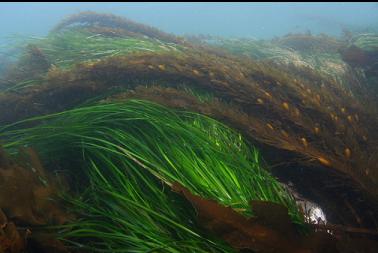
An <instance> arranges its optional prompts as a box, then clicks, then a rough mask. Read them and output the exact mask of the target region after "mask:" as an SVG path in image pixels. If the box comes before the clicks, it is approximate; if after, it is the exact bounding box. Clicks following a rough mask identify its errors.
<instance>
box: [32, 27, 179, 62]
mask: <svg viewBox="0 0 378 253" xmlns="http://www.w3.org/2000/svg"><path fill="white" fill-rule="evenodd" d="M35 44H36V45H37V46H38V47H39V48H40V49H41V50H42V52H43V53H44V54H46V56H47V57H48V59H49V61H50V62H52V63H53V64H54V65H56V66H58V67H62V68H67V67H70V66H72V65H74V64H76V63H79V62H85V61H94V60H97V59H101V58H103V57H108V56H116V55H127V54H130V53H135V52H157V53H158V52H170V51H171V52H178V51H179V47H178V46H177V45H175V44H173V43H164V42H162V41H160V40H158V39H153V38H149V37H145V38H140V37H131V36H127V37H125V36H123V37H107V36H105V35H102V34H95V33H92V32H89V31H87V30H85V29H82V28H71V29H68V30H65V31H64V32H55V33H51V34H49V35H48V36H47V37H46V38H43V39H40V40H35Z"/></svg>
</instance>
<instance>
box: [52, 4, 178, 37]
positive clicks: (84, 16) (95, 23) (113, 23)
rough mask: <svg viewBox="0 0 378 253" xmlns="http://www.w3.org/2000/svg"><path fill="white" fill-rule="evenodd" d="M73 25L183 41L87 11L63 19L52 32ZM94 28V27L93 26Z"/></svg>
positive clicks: (108, 15) (111, 16) (157, 31)
mask: <svg viewBox="0 0 378 253" xmlns="http://www.w3.org/2000/svg"><path fill="white" fill-rule="evenodd" d="M72 25H81V26H89V27H96V28H97V27H102V28H100V29H107V31H108V32H109V31H110V30H109V29H114V30H113V31H112V32H111V33H113V34H114V33H121V34H122V32H123V31H128V32H131V33H134V34H141V35H145V36H148V37H151V38H155V39H160V40H162V41H165V42H172V43H181V42H182V40H181V39H179V38H177V37H176V36H174V35H170V34H168V33H165V32H162V31H160V30H158V29H156V28H154V27H151V26H147V25H144V24H141V23H137V22H134V21H131V20H129V19H126V18H122V17H119V16H116V15H112V14H100V13H96V12H91V11H86V12H80V13H78V14H74V15H71V16H69V17H67V18H66V19H64V20H63V21H61V22H60V23H59V24H58V25H56V26H55V28H54V29H52V32H59V31H61V30H63V29H64V28H67V27H69V26H72ZM92 29H93V28H92Z"/></svg>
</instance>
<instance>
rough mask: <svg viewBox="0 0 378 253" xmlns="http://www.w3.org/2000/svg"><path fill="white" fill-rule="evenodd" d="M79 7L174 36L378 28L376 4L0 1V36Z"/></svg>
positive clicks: (41, 31)
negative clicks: (126, 19)
mask: <svg viewBox="0 0 378 253" xmlns="http://www.w3.org/2000/svg"><path fill="white" fill-rule="evenodd" d="M80 11H96V12H102V13H104V12H105V13H112V14H115V15H120V16H123V17H127V18H129V19H132V20H134V21H137V22H141V23H144V24H147V25H152V26H154V27H157V28H159V29H161V30H163V31H166V32H170V33H174V34H177V35H184V34H211V35H218V36H226V37H227V36H236V37H254V38H259V39H270V38H272V37H274V36H282V35H285V34H287V33H301V32H308V31H310V32H311V33H312V34H319V33H325V34H329V35H334V36H335V35H336V36H337V35H340V33H341V31H342V30H343V29H349V30H362V31H363V30H364V29H370V30H378V3H374V2H371V3H326V2H324V3H227V2H224V3H189V2H187V3H111V2H109V3H100V2H99V3H68V2H67V3H0V40H2V39H4V38H6V37H9V36H11V35H14V34H21V35H26V36H28V35H35V36H43V35H46V34H47V33H48V31H49V30H50V29H51V28H52V27H53V26H54V25H55V24H57V23H58V22H59V21H61V19H62V18H64V17H65V16H67V15H70V14H74V13H78V12H80Z"/></svg>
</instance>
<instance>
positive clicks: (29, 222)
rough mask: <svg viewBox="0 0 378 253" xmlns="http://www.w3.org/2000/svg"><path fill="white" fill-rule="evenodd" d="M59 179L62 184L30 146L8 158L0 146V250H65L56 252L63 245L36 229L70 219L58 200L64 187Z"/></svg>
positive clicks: (12, 251)
mask: <svg viewBox="0 0 378 253" xmlns="http://www.w3.org/2000/svg"><path fill="white" fill-rule="evenodd" d="M11 158H13V159H11ZM58 182H61V183H62V181H61V178H60V179H58V178H57V177H55V176H52V175H51V174H50V173H48V172H47V171H46V170H45V169H44V167H43V166H42V163H41V161H40V159H39V157H38V155H37V153H36V152H35V151H34V150H33V149H31V148H26V149H22V150H20V151H19V154H18V157H11V156H8V155H7V154H6V152H5V151H3V150H2V149H1V148H0V185H1V191H0V252H10V253H18V252H26V251H25V250H26V249H28V252H29V250H31V248H32V247H33V246H30V245H34V247H36V248H37V249H38V246H39V245H44V246H45V247H46V248H50V249H51V250H52V251H51V252H66V251H55V250H54V249H56V247H61V246H62V244H61V243H60V242H59V241H57V240H56V239H55V238H52V236H51V235H47V234H46V232H39V231H38V228H39V227H40V226H44V225H53V224H54V225H57V224H64V223H65V222H67V221H68V220H70V219H72V215H69V214H68V213H67V212H66V210H65V209H64V208H63V207H62V206H61V205H60V204H59V203H58V202H57V198H58V194H59V191H60V190H62V187H61V186H63V184H61V183H58ZM53 250H54V251H53ZM32 252H34V251H32Z"/></svg>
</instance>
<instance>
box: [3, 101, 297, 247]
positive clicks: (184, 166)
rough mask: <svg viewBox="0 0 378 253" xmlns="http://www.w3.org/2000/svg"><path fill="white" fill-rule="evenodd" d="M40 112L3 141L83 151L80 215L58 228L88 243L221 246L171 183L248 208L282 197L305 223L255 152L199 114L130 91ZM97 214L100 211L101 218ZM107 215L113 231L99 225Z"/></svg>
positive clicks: (50, 152) (46, 150) (49, 150)
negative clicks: (121, 98) (197, 226)
mask: <svg viewBox="0 0 378 253" xmlns="http://www.w3.org/2000/svg"><path fill="white" fill-rule="evenodd" d="M83 119H85V120H83ZM37 120H38V121H48V122H49V123H44V124H42V125H38V126H36V127H33V128H26V129H19V130H14V131H12V130H10V131H5V132H4V134H3V136H2V137H4V135H5V136H6V137H7V138H6V139H7V140H8V143H7V144H5V145H4V147H5V148H7V149H9V148H12V147H18V146H20V145H31V144H32V145H33V147H35V148H36V149H37V150H39V151H40V154H41V155H42V157H46V158H48V157H54V158H55V159H56V158H57V157H59V159H67V158H68V157H65V152H68V154H75V153H76V154H77V155H78V156H79V157H82V158H81V159H82V160H83V163H84V164H85V165H82V166H80V167H81V168H82V170H84V171H83V173H85V174H88V178H89V180H90V182H89V184H90V186H89V187H88V188H87V189H85V190H84V193H82V195H81V196H80V198H78V199H74V200H71V201H72V202H73V205H74V207H76V208H78V209H79V210H78V212H79V213H80V214H81V215H83V216H84V217H87V218H83V220H81V221H80V222H79V223H78V224H76V223H74V224H72V225H67V226H68V227H71V229H72V231H69V232H67V235H66V236H65V237H66V238H70V239H72V238H82V237H85V236H86V235H87V236H89V237H94V238H96V239H97V240H100V242H99V243H96V242H93V245H91V246H90V249H92V250H95V249H98V250H100V249H102V250H103V251H104V250H105V249H108V250H107V251H109V252H114V250H115V249H121V248H124V250H125V252H130V251H143V248H145V249H144V250H147V249H154V248H155V249H158V248H164V251H165V252H180V249H181V250H184V251H185V252H190V251H191V250H190V248H193V249H196V252H198V251H199V250H200V248H201V245H202V244H203V247H204V249H203V250H205V248H209V247H210V248H211V247H215V248H214V250H215V249H216V248H217V247H218V246H216V245H215V246H211V244H209V242H206V240H205V238H202V237H203V236H202V237H201V236H199V235H198V231H196V230H194V229H193V225H191V224H190V223H191V222H193V220H194V219H195V218H194V216H193V214H190V215H189V214H186V215H185V211H184V210H183V209H182V208H181V207H180V203H175V202H174V198H173V200H170V199H169V195H170V194H171V193H169V187H172V184H173V183H180V184H182V185H183V186H185V187H186V188H187V189H188V190H190V191H191V192H192V193H193V194H195V195H198V196H202V197H205V198H209V199H213V200H216V201H217V202H218V203H221V204H222V205H225V206H229V207H231V208H233V209H234V210H239V212H240V213H241V214H244V215H245V216H247V217H248V216H251V213H250V211H251V210H250V208H249V201H251V200H265V201H271V202H275V203H280V204H282V205H285V206H286V207H287V208H288V209H289V214H290V216H291V218H292V220H293V221H294V222H295V223H296V224H299V225H300V224H303V217H302V215H301V214H300V213H299V211H298V208H297V207H296V204H295V202H294V200H293V199H292V197H290V194H289V193H288V192H285V190H284V188H282V186H281V185H280V184H278V182H277V181H275V179H274V178H273V177H271V176H270V175H269V174H268V172H267V171H266V170H264V169H263V168H262V165H261V162H260V159H261V158H260V155H259V154H258V152H257V151H256V150H254V149H252V150H250V149H249V148H248V146H247V144H246V143H244V141H243V139H242V137H241V136H240V135H238V134H236V133H235V132H233V131H232V130H231V129H229V128H227V127H225V126H224V125H222V124H220V123H218V122H216V121H214V120H212V119H210V118H207V117H205V116H202V115H200V114H195V113H187V112H174V111H172V110H169V109H168V108H166V107H163V106H160V105H158V104H154V103H151V102H147V101H138V100H129V101H127V102H124V103H112V104H101V105H93V106H88V107H82V108H77V109H73V110H69V111H65V112H63V113H58V114H56V115H49V116H43V117H38V118H37ZM50 122H51V123H50ZM56 143H60V145H59V146H56ZM71 166H72V165H71ZM171 198H172V197H171ZM252 209H253V205H252ZM142 210H144V211H145V215H143V213H141V211H142ZM99 216H102V217H103V218H104V219H105V220H98V217H99ZM124 217H127V220H124ZM122 220H124V221H122ZM141 223H142V224H143V226H142V227H141ZM105 224H107V225H106V226H108V227H109V230H110V228H111V227H112V226H113V230H110V231H108V229H107V231H108V232H106V231H102V230H103V229H102V227H103V226H105ZM120 225H121V228H119V226H120ZM143 227H144V229H143ZM170 230H172V231H175V233H174V234H172V233H170V232H169V231H170ZM90 231H93V232H90ZM95 231H99V232H98V233H96V232H95ZM63 234H64V233H63ZM107 235H108V236H107ZM116 238H118V240H117V239H116ZM208 239H209V238H208ZM138 240H139V241H143V242H144V243H143V244H141V243H137V242H138ZM176 240H177V241H176ZM191 241H193V242H191ZM168 243H169V244H168ZM91 244H92V242H91ZM165 244H167V245H165ZM170 244H172V246H170ZM206 244H208V245H207V246H206ZM219 247H220V246H219ZM208 250H209V249H208Z"/></svg>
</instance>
